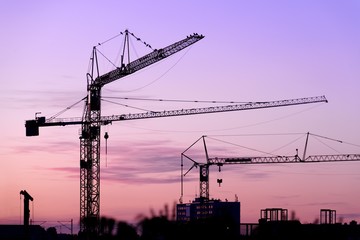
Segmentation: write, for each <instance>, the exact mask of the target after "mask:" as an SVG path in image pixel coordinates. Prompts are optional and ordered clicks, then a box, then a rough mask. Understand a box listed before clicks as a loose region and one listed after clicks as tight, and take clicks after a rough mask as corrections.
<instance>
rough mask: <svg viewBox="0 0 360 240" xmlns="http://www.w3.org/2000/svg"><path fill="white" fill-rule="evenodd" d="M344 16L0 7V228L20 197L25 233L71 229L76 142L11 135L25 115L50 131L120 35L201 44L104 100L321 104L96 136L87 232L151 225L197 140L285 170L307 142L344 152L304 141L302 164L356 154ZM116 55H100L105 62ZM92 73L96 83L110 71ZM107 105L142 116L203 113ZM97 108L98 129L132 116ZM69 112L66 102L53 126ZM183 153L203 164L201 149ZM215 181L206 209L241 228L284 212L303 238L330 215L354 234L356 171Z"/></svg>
mask: <svg viewBox="0 0 360 240" xmlns="http://www.w3.org/2000/svg"><path fill="white" fill-rule="evenodd" d="M359 10H360V2H359V1H357V0H354V1H351V0H347V1H331V0H330V1H329V0H317V1H310V0H306V1H280V0H279V1H257V0H255V1H225V2H224V1H136V2H131V1H61V2H60V1H59V2H58V1H31V2H30V1H9V2H7V3H5V2H2V3H0V18H1V19H0V26H1V38H0V50H1V54H0V66H1V71H0V76H1V77H0V79H1V83H2V87H1V88H0V97H1V101H0V106H1V110H2V121H1V122H2V124H1V135H0V136H1V137H0V141H1V144H0V150H1V151H0V159H1V161H0V169H2V173H1V174H0V223H2V224H5V223H6V224H9V223H13V224H20V223H22V200H21V199H20V194H19V192H20V190H27V191H28V192H29V193H30V194H31V195H32V196H33V197H34V202H33V203H32V205H31V218H32V219H33V220H34V221H35V223H36V224H40V223H43V222H45V221H46V222H47V223H44V226H52V225H58V223H57V221H63V222H64V221H70V219H74V223H75V225H76V226H75V227H77V224H78V221H79V215H80V197H79V194H80V193H79V188H80V187H79V184H80V183H79V129H80V126H66V127H49V128H41V129H40V136H38V137H25V127H24V123H25V120H29V119H33V118H34V116H35V113H36V112H41V115H43V116H46V117H51V116H52V115H54V114H56V113H58V112H60V111H62V110H63V109H65V108H66V107H68V106H71V105H72V104H74V103H75V102H77V101H79V100H81V99H82V98H83V97H85V96H86V73H87V71H88V64H89V60H90V54H91V51H92V47H93V46H94V45H97V44H98V43H100V42H104V41H106V40H107V39H110V38H111V37H113V36H115V35H117V34H119V33H120V32H121V31H124V30H125V29H129V31H130V32H133V33H134V34H135V35H136V36H138V37H140V38H141V39H142V40H143V41H145V42H147V43H149V44H150V45H152V47H153V48H162V47H165V46H167V45H170V44H172V43H174V42H176V41H179V40H181V39H183V38H185V37H186V36H187V35H190V34H192V33H199V34H203V35H204V36H205V38H204V39H202V40H201V41H199V42H198V43H196V44H194V45H193V46H192V47H190V48H189V49H185V50H183V51H181V52H179V53H177V54H176V55H174V56H172V57H170V58H169V59H166V60H163V61H161V62H159V63H157V64H155V65H154V66H151V67H149V68H147V69H144V70H142V71H140V72H138V73H135V74H133V75H131V76H128V77H126V78H123V79H121V80H118V81H115V82H112V83H110V84H108V85H106V86H105V87H104V88H103V91H102V94H103V96H104V97H123V98H124V97H128V98H151V99H180V100H207V101H237V102H249V101H253V102H254V101H273V100H282V99H293V98H301V97H312V96H320V95H325V96H326V98H327V99H328V101H329V102H328V103H320V104H310V105H300V106H292V107H280V108H269V109H262V110H250V111H238V112H228V113H217V114H205V115H198V116H186V117H171V118H164V119H147V120H135V121H124V122H115V123H113V124H112V125H110V126H104V127H103V128H102V134H103V133H104V132H105V131H107V132H108V133H109V136H110V137H109V139H108V143H107V155H106V154H105V142H104V141H102V149H101V151H102V152H101V154H102V155H101V200H100V203H101V208H100V211H101V215H102V216H108V217H113V218H115V219H117V220H125V221H129V222H133V221H135V219H136V216H138V215H139V214H144V215H149V214H150V209H154V210H155V212H158V211H160V210H161V209H163V208H164V206H165V205H166V204H167V205H169V206H173V204H174V202H177V201H178V199H179V197H180V155H181V153H182V152H183V151H184V150H185V149H186V148H188V147H189V146H190V145H191V144H192V143H194V142H195V141H196V140H197V139H198V138H200V137H201V136H202V135H208V136H209V138H208V140H209V146H208V151H209V153H210V154H211V155H212V156H215V155H216V156H218V155H224V156H228V155H238V156H248V155H250V154H252V155H263V154H264V153H263V152H265V153H272V154H279V155H294V154H295V149H296V148H298V149H299V151H300V154H302V151H303V149H304V143H305V133H306V132H310V133H313V134H317V135H319V136H324V137H328V138H331V139H338V140H342V141H343V143H341V144H340V143H339V142H338V141H334V140H329V139H326V138H321V137H315V136H314V135H312V136H311V137H310V140H309V145H308V150H307V151H308V154H313V155H314V154H347V153H360V147H359V146H360V128H359V121H360V112H359V103H360V95H359V93H358V92H359V76H360V68H359V64H360V47H359V42H360V30H359V25H360V15H359ZM122 41H123V39H122V38H116V39H115V40H112V41H111V42H109V43H108V44H104V45H103V48H101V49H100V50H101V51H102V52H103V53H104V54H105V55H106V56H107V57H108V58H109V59H111V60H113V61H115V59H116V56H118V53H119V51H120V50H121V43H122ZM131 49H132V55H131V58H132V59H133V60H135V59H136V58H138V57H140V56H142V54H145V53H148V52H149V50H150V49H148V48H145V47H144V45H143V44H141V43H139V42H136V41H133V42H132V46H131ZM100 61H101V64H102V65H101V67H102V68H101V71H103V72H104V73H105V72H107V71H109V70H111V66H110V65H109V64H108V62H106V61H104V59H100ZM108 100H111V101H116V102H118V103H121V104H125V105H129V106H134V107H137V108H140V109H146V110H170V109H183V108H187V107H191V108H194V107H206V106H214V105H209V104H195V103H181V102H180V103H178V102H161V103H158V102H151V101H125V100H121V99H108ZM215 105H221V104H220V103H218V104H215ZM102 106H103V112H102V114H103V115H112V114H122V113H130V112H141V111H140V110H138V109H133V108H130V107H124V106H121V105H119V104H111V103H109V102H103V105H102ZM82 112H83V103H82V102H81V103H80V104H78V105H76V106H75V107H73V108H71V109H70V110H69V111H67V112H66V113H64V114H63V115H61V116H60V117H81V116H82ZM295 133H296V134H295ZM230 135H233V136H232V137H230ZM225 143H228V144H225ZM229 143H231V144H229ZM225 145H226V146H225ZM249 149H257V150H258V152H253V151H249ZM192 151H193V152H192V153H191V154H193V155H192V156H193V157H194V158H196V159H198V161H199V162H201V161H204V158H203V157H201V154H202V153H203V152H204V149H203V146H202V145H201V144H199V145H198V144H196V145H195V146H194V147H193V148H192ZM190 166H191V163H189V162H187V163H185V166H184V167H185V168H186V169H188V168H189V167H190ZM222 170H223V171H221V172H220V173H219V172H218V171H217V168H216V167H213V168H211V172H210V196H211V197H212V198H220V199H222V200H224V199H225V198H227V199H229V200H230V201H233V200H234V198H235V194H236V195H237V196H238V197H239V201H240V202H241V221H242V222H257V220H258V218H259V215H260V210H261V209H264V208H272V207H281V208H286V209H288V210H289V212H291V211H295V212H296V217H297V218H299V219H300V221H302V222H313V221H314V220H315V219H317V218H319V213H320V209H321V208H330V209H334V210H336V211H337V216H338V217H340V218H342V219H343V221H344V222H349V221H351V220H356V221H358V222H360V205H359V202H358V199H360V190H359V187H358V183H359V182H360V173H359V170H360V162H352V163H349V162H347V163H346V162H345V163H318V164H294V165H291V164H290V165H281V164H277V165H271V166H270V165H266V166H265V165H249V166H242V165H231V166H224V167H223V169H222ZM217 178H222V179H223V184H222V185H221V187H219V186H218V184H217V183H216V179H217ZM185 180H186V182H185V186H184V202H189V201H191V200H193V199H194V197H195V196H196V195H197V194H198V193H199V182H198V181H199V179H198V170H197V169H193V170H192V171H191V172H190V173H189V174H187V175H186V177H185ZM62 231H65V230H64V229H62Z"/></svg>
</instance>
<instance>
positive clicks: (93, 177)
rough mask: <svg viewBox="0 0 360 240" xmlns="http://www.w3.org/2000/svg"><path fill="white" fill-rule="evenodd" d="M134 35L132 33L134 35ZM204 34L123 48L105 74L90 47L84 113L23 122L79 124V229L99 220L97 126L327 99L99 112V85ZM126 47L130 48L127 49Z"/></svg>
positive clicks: (93, 228)
mask: <svg viewBox="0 0 360 240" xmlns="http://www.w3.org/2000/svg"><path fill="white" fill-rule="evenodd" d="M123 34H124V36H125V41H124V51H125V46H127V47H128V43H129V39H128V38H129V34H130V35H133V34H132V33H130V32H129V31H128V30H126V31H125V32H124V33H123ZM133 36H134V35H133ZM203 38H204V36H203V35H199V34H197V33H194V34H193V35H190V36H187V37H186V38H185V39H183V40H181V41H178V42H176V43H173V44H171V45H169V46H167V47H165V48H162V49H158V50H157V49H155V50H153V51H152V52H151V53H149V54H147V55H145V56H143V57H140V58H139V59H137V60H135V61H132V62H130V61H129V62H128V63H127V64H126V63H125V62H124V55H125V53H124V52H123V55H122V58H121V64H120V67H117V68H116V69H115V70H112V71H110V72H108V73H106V74H103V75H100V73H99V66H98V60H97V49H96V47H94V48H93V52H92V58H91V69H90V71H89V73H88V74H87V81H88V84H87V92H88V95H87V96H86V97H85V98H84V99H85V108H84V113H83V117H81V118H80V117H79V118H68V119H64V118H49V119H46V118H45V117H37V116H35V119H34V120H27V121H26V122H25V127H26V136H37V135H39V127H46V126H66V125H81V136H80V232H84V233H86V234H88V235H89V236H90V235H94V236H96V235H97V234H98V232H99V220H100V127H101V125H107V124H110V123H112V122H114V121H125V120H135V119H146V118H159V117H171V116H182V115H194V114H204V113H216V112H227V111H239V110H249V109H261V108H270V107H280V106H290V105H299V104H308V103H319V102H327V100H326V98H325V97H324V96H318V97H310V98H299V99H289V100H280V101H270V102H254V103H251V102H250V103H247V104H240V105H227V106H217V107H208V108H192V109H181V110H172V111H161V112H158V111H156V112H154V111H151V112H146V113H137V114H122V115H112V116H101V89H102V87H103V86H104V85H106V84H108V83H111V82H113V81H115V80H118V79H120V78H123V77H125V76H128V75H130V74H132V73H134V72H136V71H138V70H141V69H143V68H145V67H147V66H150V65H152V64H154V63H156V62H158V61H160V60H162V59H164V58H167V57H168V56H170V55H172V54H175V53H177V52H179V51H181V50H183V49H184V48H186V47H188V46H190V45H192V44H194V43H196V42H197V41H199V40H201V39H203ZM127 51H129V49H128V50H127ZM128 56H129V54H128Z"/></svg>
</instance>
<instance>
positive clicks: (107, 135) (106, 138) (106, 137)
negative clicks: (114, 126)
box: [104, 132, 109, 167]
mask: <svg viewBox="0 0 360 240" xmlns="http://www.w3.org/2000/svg"><path fill="white" fill-rule="evenodd" d="M104 138H105V167H107V140H108V138H109V134H108V132H105V135H104Z"/></svg>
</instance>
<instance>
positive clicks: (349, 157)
mask: <svg viewBox="0 0 360 240" xmlns="http://www.w3.org/2000/svg"><path fill="white" fill-rule="evenodd" d="M205 137H206V136H202V137H201V138H199V139H198V140H197V141H195V142H194V143H193V144H192V145H191V146H190V147H189V148H187V149H186V150H185V151H184V152H183V153H181V196H180V203H182V198H183V177H184V176H185V175H186V174H187V173H189V172H190V171H191V170H192V169H193V168H194V167H199V172H200V177H199V180H200V198H199V199H200V201H201V202H202V203H206V202H207V201H208V200H209V167H210V166H212V165H216V166H218V168H219V171H221V167H222V166H223V165H229V164H277V163H281V164H284V163H316V162H345V161H360V154H335V155H312V156H306V155H305V154H306V149H307V143H308V138H309V133H307V137H306V142H305V148H304V155H303V158H300V157H299V155H298V152H296V154H295V155H294V156H263V157H209V155H208V151H207V146H206V141H205ZM200 140H202V141H203V145H204V149H205V157H206V162H205V163H199V162H197V161H195V160H194V159H192V158H191V157H189V156H187V155H186V154H185V153H186V152H187V151H188V150H189V149H190V148H191V147H192V146H194V145H195V144H196V143H197V142H198V141H200ZM296 151H297V149H296ZM184 158H186V159H188V160H190V161H191V162H193V165H192V166H191V167H190V168H189V169H188V170H187V171H186V172H185V173H183V166H184V165H183V161H184ZM217 182H218V183H219V184H220V183H222V179H218V180H217ZM203 215H205V214H203Z"/></svg>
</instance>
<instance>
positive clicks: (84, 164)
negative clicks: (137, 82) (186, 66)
mask: <svg viewBox="0 0 360 240" xmlns="http://www.w3.org/2000/svg"><path fill="white" fill-rule="evenodd" d="M128 37H129V31H128V30H126V31H125V41H128ZM202 38H203V36H202V35H198V34H193V35H190V36H188V37H186V38H185V39H183V40H181V41H178V42H176V43H173V44H171V45H169V46H167V47H165V48H163V49H160V50H154V51H153V52H151V53H149V54H147V55H145V56H143V57H141V58H139V59H137V60H135V61H133V62H130V63H128V64H127V65H125V63H124V62H122V63H121V66H120V67H118V68H116V69H115V70H113V71H110V72H108V73H106V74H103V75H101V76H100V75H99V67H98V61H97V51H96V47H94V48H93V55H92V59H91V61H92V62H91V66H92V68H91V70H90V72H89V73H88V74H87V78H88V86H87V91H88V96H87V99H86V102H85V109H84V115H83V120H82V124H81V136H80V231H81V232H85V233H86V234H87V235H88V236H96V235H97V234H98V232H99V220H100V126H101V88H102V87H103V86H104V85H106V84H108V83H111V82H113V81H115V80H118V79H120V78H123V77H125V76H127V75H130V74H132V73H134V72H136V71H138V70H140V69H143V68H145V67H147V66H149V65H151V64H154V63H156V62H158V61H160V60H162V59H164V58H166V57H168V56H171V55H172V54H174V53H176V52H178V51H181V50H182V49H184V48H186V47H188V46H190V45H192V44H194V43H196V42H197V41H199V40H201V39H202ZM95 74H97V76H96V77H95Z"/></svg>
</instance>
